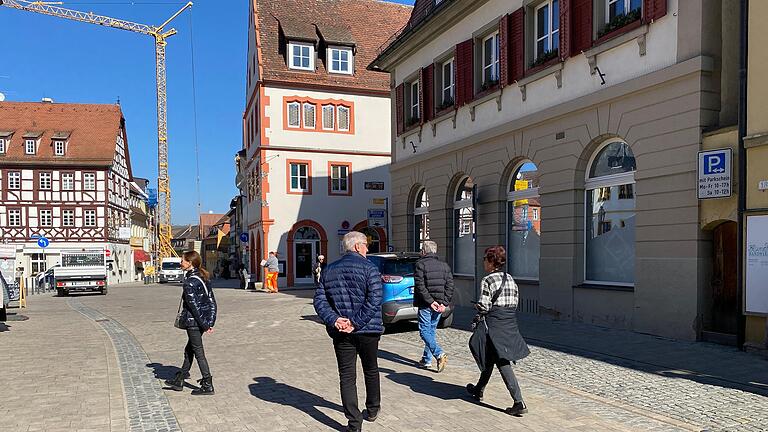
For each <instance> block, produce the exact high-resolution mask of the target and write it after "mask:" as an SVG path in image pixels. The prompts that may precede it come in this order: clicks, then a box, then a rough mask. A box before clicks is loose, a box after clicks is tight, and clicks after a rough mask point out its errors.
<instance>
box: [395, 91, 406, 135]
mask: <svg viewBox="0 0 768 432" xmlns="http://www.w3.org/2000/svg"><path fill="white" fill-rule="evenodd" d="M404 92H405V86H404V85H403V84H400V85H399V86H397V87H396V88H395V111H397V113H396V114H397V134H398V135H402V134H403V129H404V125H405V118H404V116H405V107H404V106H403V105H404V103H405V100H404V99H405V93H404Z"/></svg>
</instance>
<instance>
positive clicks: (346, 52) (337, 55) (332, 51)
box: [328, 47, 354, 75]
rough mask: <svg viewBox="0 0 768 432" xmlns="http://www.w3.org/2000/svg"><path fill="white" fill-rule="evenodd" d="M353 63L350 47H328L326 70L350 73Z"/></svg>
mask: <svg viewBox="0 0 768 432" xmlns="http://www.w3.org/2000/svg"><path fill="white" fill-rule="evenodd" d="M353 64H354V59H353V56H352V49H350V48H340V47H331V48H328V72H330V73H339V74H347V75H352V71H353V66H352V65H353Z"/></svg>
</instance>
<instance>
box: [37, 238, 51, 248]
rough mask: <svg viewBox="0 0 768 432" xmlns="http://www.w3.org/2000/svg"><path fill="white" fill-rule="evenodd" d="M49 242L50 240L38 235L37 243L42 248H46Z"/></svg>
mask: <svg viewBox="0 0 768 432" xmlns="http://www.w3.org/2000/svg"><path fill="white" fill-rule="evenodd" d="M49 244H51V242H50V240H48V239H47V238H45V237H40V238H38V239H37V245H38V246H40V247H41V248H43V249H45V248H47V247H48V245H49Z"/></svg>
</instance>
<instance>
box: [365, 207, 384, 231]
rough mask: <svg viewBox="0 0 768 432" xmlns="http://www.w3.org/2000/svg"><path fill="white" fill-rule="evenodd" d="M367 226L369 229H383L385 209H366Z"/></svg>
mask: <svg viewBox="0 0 768 432" xmlns="http://www.w3.org/2000/svg"><path fill="white" fill-rule="evenodd" d="M368 226H369V227H383V226H387V210H386V209H378V208H377V209H368Z"/></svg>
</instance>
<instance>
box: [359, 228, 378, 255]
mask: <svg viewBox="0 0 768 432" xmlns="http://www.w3.org/2000/svg"><path fill="white" fill-rule="evenodd" d="M360 232H361V233H363V234H365V237H366V238H367V239H368V253H379V252H381V238H380V237H379V233H378V231H376V230H375V229H373V228H371V227H365V228H363V229H362V230H360Z"/></svg>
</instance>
